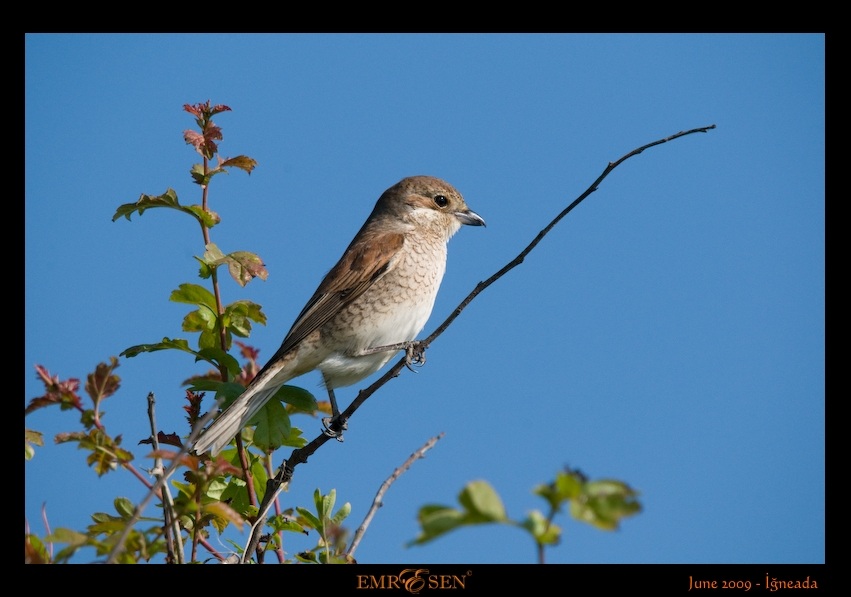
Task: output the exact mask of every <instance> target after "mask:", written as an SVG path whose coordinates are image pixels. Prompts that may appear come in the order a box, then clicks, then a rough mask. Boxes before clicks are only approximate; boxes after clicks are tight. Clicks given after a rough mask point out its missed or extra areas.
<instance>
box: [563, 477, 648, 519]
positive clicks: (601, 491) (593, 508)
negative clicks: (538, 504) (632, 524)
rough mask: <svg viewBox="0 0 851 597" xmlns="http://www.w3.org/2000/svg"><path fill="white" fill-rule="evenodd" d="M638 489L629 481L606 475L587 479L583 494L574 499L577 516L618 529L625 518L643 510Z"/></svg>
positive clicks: (573, 510) (572, 504)
mask: <svg viewBox="0 0 851 597" xmlns="http://www.w3.org/2000/svg"><path fill="white" fill-rule="evenodd" d="M637 495H638V493H637V492H636V491H634V490H633V489H632V488H630V487H629V486H628V485H627V484H626V483H623V482H622V481H617V480H609V479H604V480H600V481H592V482H589V483H586V484H585V486H584V489H583V493H582V496H581V497H580V498H579V499H576V500H573V501H571V503H570V514H571V516H573V517H574V518H575V519H577V520H581V521H582V522H585V523H588V524H590V525H593V526H595V527H597V528H599V529H603V530H606V531H613V530H616V529H617V528H618V527H619V526H620V521H621V519H623V518H625V517H627V516H633V515H635V514H638V513H639V512H640V511H641V504H640V503H639V502H638V500H637Z"/></svg>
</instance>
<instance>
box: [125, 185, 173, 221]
mask: <svg viewBox="0 0 851 597" xmlns="http://www.w3.org/2000/svg"><path fill="white" fill-rule="evenodd" d="M153 207H168V208H172V209H178V210H183V209H184V208H183V207H182V206H181V205H180V203H179V202H178V200H177V193H176V192H175V191H174V189H171V188H169V189H166V192H165V193H163V194H162V195H157V196H155V197H154V196H151V195H145V194H144V193H143V194H142V195H140V196H139V199H138V200H137V201H136V203H125V204H123V205H119V206H118V209H117V210H116V211H115V215H113V216H112V221H113V222H114V221H115V220H117V219H118V218H120V217H121V216H124V217H125V218H127V219H128V220H129V219H130V216H131V215H132V214H133V213H134V212H138V213H139V215H140V216H141V215H142V214H143V213H145V210H148V209H151V208H153Z"/></svg>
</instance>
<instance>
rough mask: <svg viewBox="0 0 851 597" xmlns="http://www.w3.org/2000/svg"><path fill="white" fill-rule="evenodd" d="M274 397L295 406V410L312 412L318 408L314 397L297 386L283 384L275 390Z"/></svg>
mask: <svg viewBox="0 0 851 597" xmlns="http://www.w3.org/2000/svg"><path fill="white" fill-rule="evenodd" d="M274 397H275V398H276V399H278V400H281V401H282V402H286V403H287V404H289V405H291V406H293V407H295V410H297V411H303V412H307V413H312V412H315V411H316V410H317V409H318V408H319V403H318V402H317V401H316V397H315V396H314V395H313V394H311V393H310V392H308V391H307V390H305V389H304V388H299V387H297V386H288V385H283V386H281V387H280V388H279V389H278V391H277V392H275V396H274Z"/></svg>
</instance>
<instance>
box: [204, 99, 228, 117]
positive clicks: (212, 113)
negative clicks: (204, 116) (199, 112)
mask: <svg viewBox="0 0 851 597" xmlns="http://www.w3.org/2000/svg"><path fill="white" fill-rule="evenodd" d="M209 105H210V102H207V106H208V107H209ZM209 110H210V116H215V115H216V114H219V113H221V112H230V111H231V109H230V108H229V107H228V106H226V105H224V104H216V105H215V106H213V107H212V108H209Z"/></svg>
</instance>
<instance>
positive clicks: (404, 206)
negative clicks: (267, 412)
mask: <svg viewBox="0 0 851 597" xmlns="http://www.w3.org/2000/svg"><path fill="white" fill-rule="evenodd" d="M462 224H468V225H472V226H484V225H485V221H484V220H483V219H482V218H481V216H479V215H478V214H477V213H475V212H474V211H472V210H471V209H470V208H468V207H467V204H466V203H465V202H464V198H463V197H462V196H461V193H459V192H458V191H457V190H455V188H454V187H453V186H452V185H450V184H449V183H447V182H445V181H443V180H440V179H439V178H434V177H431V176H412V177H409V178H404V179H402V180H401V181H399V182H398V183H396V184H395V185H393V186H392V187H390V188H389V189H387V190H386V191H384V193H383V194H382V195H381V197H379V199H378V202H377V203H376V204H375V207H374V208H373V210H372V213H371V214H370V215H369V217H368V218H367V220H366V222H364V225H363V226H362V227H361V229H360V231H358V233H357V234H356V235H355V238H354V239H353V240H352V242H351V243H350V244H349V246H348V248H347V249H346V250H345V252H344V253H343V256H342V257H341V258H340V260H339V261H338V262H337V264H336V265H335V266H334V267H333V268H331V271H329V272H328V274H327V275H326V276H325V278H324V279H323V280H322V282H321V283H320V284H319V288H317V289H316V292H315V293H313V296H312V297H310V300H309V301H307V304H306V305H305V307H304V309H302V311H301V313H300V314H299V316H298V317H297V318H296V320H295V323H294V324H293V326H292V328H291V329H290V331H289V333H287V335H286V337H285V338H284V341H283V344H281V347H280V348H279V349H278V351H277V352H276V353H275V354H274V355H273V356H272V358H271V359H270V360H269V362H268V363H266V365H265V366H264V367H263V368H262V369H261V370H260V372H259V373H258V374H257V375H256V376H255V378H254V380H253V381H252V382H251V383H250V384H249V385H248V387H247V388H246V389H245V391H244V392H243V393H242V394H241V395H240V396H239V397H238V398H237V399H236V400H235V401H234V402H233V404H231V405H230V406H229V407H228V408H226V409H225V410H224V411H223V412H222V413H221V414H220V415H219V416H218V418H216V420H215V421H213V424H212V425H210V427H209V428H208V429H207V430H206V431H204V433H203V434H202V435H201V437H200V438H199V439H198V441H197V442H196V443H195V446H194V448H193V451H194V452H195V453H197V454H203V453H204V452H207V451H208V450H209V451H210V452H211V454H213V455H216V454H218V453H219V452H220V451H221V450H222V449H223V448H224V447H225V446H226V445H227V444H228V443H229V442H230V441H231V439H233V438H234V436H236V434H237V433H239V432H240V431H241V430H242V428H243V427H245V426H246V425H247V424H248V422H249V421H250V420H251V418H252V417H253V416H254V415H255V414H256V413H257V412H258V411H259V410H260V409H261V408H263V406H264V405H265V404H266V403H267V402H268V401H269V399H270V398H271V397H272V396H273V395H274V394H275V392H276V391H277V390H278V388H280V387H281V386H282V385H283V384H285V383H286V382H288V381H289V380H291V379H293V378H294V377H298V376H300V375H304V374H305V373H308V372H310V371H313V370H315V369H318V370H319V371H320V372H321V373H322V380H323V383H324V385H325V388H326V389H327V391H328V397H329V399H330V400H331V407H332V417H331V418H330V419H328V420H326V422H325V426H326V432H327V433H329V435H335V434H337V431H338V429H337V428H335V426H334V424H333V423H334V421H335V420H336V418H337V417H338V415H339V411H338V409H337V403H336V399H335V397H334V389H335V388H339V387H344V386H349V385H352V384H354V383H357V382H359V381H360V380H362V379H364V378H365V377H368V376H369V375H372V374H373V373H375V372H376V371H378V370H379V369H381V367H383V366H384V365H385V364H386V363H387V361H389V360H390V359H391V358H393V356H394V355H395V354H396V353H397V352H398V351H399V345H400V344H403V343H409V342H411V341H412V340H414V338H416V336H417V334H419V333H420V331H422V329H423V327H424V326H425V324H426V321H427V320H428V318H429V316H430V315H431V310H432V307H433V306H434V300H435V298H436V297H437V290H438V288H439V287H440V282H441V280H442V279H443V273H444V271H445V270H446V245H447V243H448V242H449V239H450V238H451V237H452V235H453V234H455V233H456V232H457V231H458V229H459V228H461V225H462ZM381 347H392V348H388V349H385V350H378V351H376V350H375V349H380V348H381ZM328 421H330V424H329V422H328ZM332 429H334V431H332Z"/></svg>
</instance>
